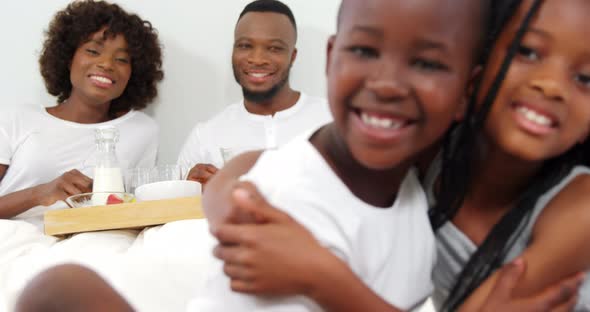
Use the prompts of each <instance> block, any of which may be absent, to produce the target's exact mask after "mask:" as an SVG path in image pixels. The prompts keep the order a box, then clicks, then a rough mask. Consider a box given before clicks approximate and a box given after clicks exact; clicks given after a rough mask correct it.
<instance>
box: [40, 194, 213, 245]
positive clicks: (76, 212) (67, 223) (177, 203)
mask: <svg viewBox="0 0 590 312" xmlns="http://www.w3.org/2000/svg"><path fill="white" fill-rule="evenodd" d="M204 217H205V216H204V214H203V210H202V209H201V197H200V196H199V197H185V198H175V199H164V200H153V201H145V202H141V203H130V204H118V205H108V206H94V207H85V208H71V209H62V210H50V211H47V212H46V213H45V218H44V222H45V234H47V235H55V236H57V235H65V234H72V233H81V232H91V231H102V230H113V229H132V228H143V227H146V226H152V225H158V224H164V223H168V222H172V221H178V220H186V219H201V218H204Z"/></svg>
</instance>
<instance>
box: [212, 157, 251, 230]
mask: <svg viewBox="0 0 590 312" xmlns="http://www.w3.org/2000/svg"><path fill="white" fill-rule="evenodd" d="M261 154H262V151H255V152H248V153H244V154H241V155H239V156H236V157H235V158H233V159H232V160H230V161H229V162H228V163H227V164H226V165H225V166H223V168H222V169H221V170H219V171H218V172H217V173H216V174H215V175H214V176H213V178H212V179H211V180H210V181H209V182H208V183H207V187H206V188H205V191H204V193H203V210H204V211H205V215H206V216H207V221H208V222H209V228H210V229H211V231H215V229H216V228H217V227H218V226H219V225H221V224H223V223H230V222H231V223H252V222H255V221H256V220H255V219H254V218H252V217H251V215H250V214H248V213H246V212H244V211H243V210H240V209H238V208H237V207H234V206H233V205H232V203H231V193H232V191H233V189H234V185H235V184H236V182H237V181H238V179H239V178H240V176H242V175H244V174H245V173H247V172H248V171H249V170H250V169H251V168H252V167H253V166H254V164H255V163H256V161H257V160H258V157H260V155H261Z"/></svg>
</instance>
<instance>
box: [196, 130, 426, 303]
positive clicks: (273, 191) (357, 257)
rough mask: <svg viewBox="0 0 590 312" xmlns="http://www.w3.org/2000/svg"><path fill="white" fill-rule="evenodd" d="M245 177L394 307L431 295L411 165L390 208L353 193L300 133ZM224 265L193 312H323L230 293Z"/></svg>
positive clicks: (419, 196) (419, 193) (422, 204)
mask: <svg viewBox="0 0 590 312" xmlns="http://www.w3.org/2000/svg"><path fill="white" fill-rule="evenodd" d="M243 179H244V180H248V181H252V182H253V183H254V184H255V185H256V186H257V187H258V188H259V189H260V191H261V192H262V194H263V195H264V196H265V197H266V198H267V199H268V200H269V202H270V203H271V204H272V205H274V206H275V207H278V208H280V209H282V210H284V211H285V212H287V213H288V214H289V215H291V216H292V217H293V218H294V219H296V220H297V221H298V222H300V223H301V224H302V225H304V226H305V227H306V228H307V229H308V230H310V231H311V232H312V233H313V235H314V236H315V237H316V239H318V241H319V242H320V243H321V244H323V245H324V246H326V247H327V248H329V249H330V250H331V251H332V252H333V253H334V254H336V255H337V256H339V257H340V258H341V259H343V260H344V261H345V262H346V263H347V264H348V265H349V266H350V267H351V268H352V270H353V271H354V272H355V273H356V274H357V275H358V276H359V277H360V278H361V279H362V280H363V281H364V282H365V283H366V284H367V285H368V286H369V287H370V288H371V289H372V290H374V291H375V292H376V293H377V294H378V295H380V296H381V297H382V298H383V299H385V300H386V301H387V302H389V303H391V304H392V305H394V306H396V307H397V308H400V309H404V310H407V309H410V308H413V307H414V306H416V305H417V304H420V303H421V302H423V301H424V299H425V298H426V297H428V296H429V295H430V293H431V292H432V290H433V286H432V281H431V272H432V268H433V266H434V264H435V262H436V247H435V240H434V234H433V232H432V228H431V226H430V222H429V219H428V214H427V210H428V204H427V201H426V196H425V194H424V191H423V190H422V187H421V185H420V183H419V181H418V179H417V177H416V174H415V172H414V170H411V171H410V172H409V173H408V175H407V176H406V178H405V179H404V181H403V183H402V185H401V186H400V189H399V191H398V196H397V199H396V201H395V203H394V204H393V206H392V207H390V208H378V207H374V206H371V205H369V204H367V203H365V202H363V201H361V200H360V199H358V198H357V197H355V196H354V195H353V194H352V193H351V192H350V191H349V189H348V188H347V187H346V185H345V184H344V183H343V182H342V181H341V180H340V179H339V178H338V176H337V175H336V174H335V173H334V172H333V171H332V169H331V168H330V167H329V165H328V164H327V163H326V161H325V160H324V158H323V157H322V156H321V155H320V154H319V152H318V151H317V150H316V149H315V147H313V146H312V145H311V143H310V142H309V141H308V140H307V136H302V137H299V138H297V139H296V140H294V141H292V142H290V143H288V144H287V145H285V146H284V147H283V148H280V149H278V150H273V151H266V152H265V153H264V154H262V156H261V157H260V159H259V160H258V162H257V163H256V164H255V166H254V167H253V168H252V170H251V171H250V172H249V173H248V174H247V175H245V176H244V177H243ZM286 248H288V246H286ZM221 266H222V264H219V267H218V268H217V270H216V271H215V272H214V273H212V276H211V278H210V279H209V281H208V284H207V286H206V287H205V288H206V289H205V291H204V293H203V294H201V295H199V296H198V298H196V299H195V300H193V301H192V303H191V305H189V307H190V309H192V310H191V311H319V310H321V309H320V308H319V307H318V306H317V305H316V304H315V303H313V302H312V301H310V300H308V299H306V298H304V297H301V296H298V297H286V298H275V299H263V298H260V297H255V296H248V295H243V294H238V293H233V292H232V291H231V290H230V286H229V279H228V278H227V277H226V276H225V275H224V274H223V272H222V268H221ZM334 287H338V286H337V285H335V286H334Z"/></svg>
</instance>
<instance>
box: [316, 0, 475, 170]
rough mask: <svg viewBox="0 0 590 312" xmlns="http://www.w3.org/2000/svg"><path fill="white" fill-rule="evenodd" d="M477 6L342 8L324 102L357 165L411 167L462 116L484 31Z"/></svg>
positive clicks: (431, 1)
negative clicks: (410, 164)
mask: <svg viewBox="0 0 590 312" xmlns="http://www.w3.org/2000/svg"><path fill="white" fill-rule="evenodd" d="M480 2H481V1H473V0H399V1H391V0H345V1H343V4H342V8H341V12H340V17H339V25H338V33H337V35H335V36H334V37H332V38H331V39H330V42H329V44H328V67H327V74H328V97H329V102H330V107H331V110H332V114H333V116H334V123H335V126H336V128H337V130H338V131H337V132H338V133H339V136H340V137H341V139H342V140H344V142H345V143H346V146H347V147H348V149H349V150H350V152H351V154H352V155H353V157H354V158H355V159H356V160H357V161H358V162H360V163H361V164H363V165H364V166H366V167H368V168H373V169H386V168H392V167H396V166H398V165H400V164H402V163H407V162H413V160H414V157H416V156H417V155H418V154H419V152H421V151H422V150H424V149H425V148H426V147H428V146H429V145H431V144H433V143H434V142H436V141H437V140H438V139H440V138H441V137H442V135H443V134H444V133H445V132H446V130H447V129H448V127H449V126H450V124H451V123H452V122H453V120H456V119H457V118H458V117H460V116H461V114H462V113H463V109H464V107H465V102H466V99H465V95H466V90H467V87H468V84H469V82H470V79H471V77H472V70H473V65H474V59H475V54H476V50H477V48H478V44H479V42H480V37H481V36H482V35H483V31H484V30H483V27H482V22H480V20H481V19H482V18H483V17H482V9H481V4H480Z"/></svg>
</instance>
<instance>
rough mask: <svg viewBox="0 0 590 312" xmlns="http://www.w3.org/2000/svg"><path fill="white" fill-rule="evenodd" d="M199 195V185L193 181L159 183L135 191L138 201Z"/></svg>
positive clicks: (140, 187) (139, 187) (143, 186)
mask: <svg viewBox="0 0 590 312" xmlns="http://www.w3.org/2000/svg"><path fill="white" fill-rule="evenodd" d="M199 195H201V183H199V182H195V181H183V180H177V181H160V182H154V183H149V184H144V185H141V186H138V187H137V188H136V189H135V198H137V200H138V201H146V200H159V199H170V198H179V197H191V196H199Z"/></svg>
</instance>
